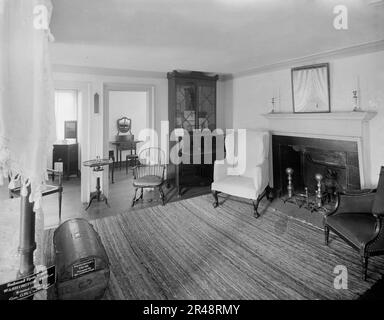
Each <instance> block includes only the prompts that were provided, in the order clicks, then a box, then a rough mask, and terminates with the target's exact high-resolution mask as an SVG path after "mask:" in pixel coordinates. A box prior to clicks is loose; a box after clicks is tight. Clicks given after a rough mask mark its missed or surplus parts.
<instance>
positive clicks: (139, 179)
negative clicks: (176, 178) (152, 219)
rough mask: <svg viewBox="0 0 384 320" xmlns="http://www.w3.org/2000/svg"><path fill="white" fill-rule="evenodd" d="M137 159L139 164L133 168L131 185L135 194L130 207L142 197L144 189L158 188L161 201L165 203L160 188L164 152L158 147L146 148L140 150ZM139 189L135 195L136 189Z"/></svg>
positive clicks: (162, 176)
mask: <svg viewBox="0 0 384 320" xmlns="http://www.w3.org/2000/svg"><path fill="white" fill-rule="evenodd" d="M138 159H139V162H140V164H138V165H137V166H135V167H134V168H133V177H134V180H133V187H134V188H135V195H134V197H133V200H132V207H133V206H134V205H135V203H136V202H137V201H139V200H142V199H143V190H144V189H158V190H159V193H160V198H161V202H162V204H163V205H165V196H164V192H163V189H162V186H163V183H164V172H165V166H166V165H165V153H164V151H163V150H161V149H160V148H153V147H152V148H146V149H144V150H142V151H141V152H140V153H139V155H138ZM139 189H140V190H141V192H140V196H139V197H137V191H138V190H139Z"/></svg>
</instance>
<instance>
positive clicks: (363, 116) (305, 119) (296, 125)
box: [264, 111, 376, 139]
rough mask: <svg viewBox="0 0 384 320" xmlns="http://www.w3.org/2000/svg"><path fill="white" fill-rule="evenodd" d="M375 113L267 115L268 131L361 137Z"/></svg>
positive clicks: (333, 136)
mask: <svg viewBox="0 0 384 320" xmlns="http://www.w3.org/2000/svg"><path fill="white" fill-rule="evenodd" d="M375 115H376V112H366V111H356V112H353V111H352V112H330V113H268V114H264V116H265V117H266V118H267V119H268V120H269V129H270V130H271V131H278V132H284V133H297V134H307V135H311V136H312V135H322V136H324V135H325V136H330V137H331V138H332V139H335V137H362V136H364V134H365V132H364V131H365V127H366V126H367V125H368V122H369V120H371V119H372V118H373V117H374V116H375Z"/></svg>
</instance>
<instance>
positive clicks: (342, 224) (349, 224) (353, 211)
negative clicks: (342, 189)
mask: <svg viewBox="0 0 384 320" xmlns="http://www.w3.org/2000/svg"><path fill="white" fill-rule="evenodd" d="M383 218H384V167H381V171H380V177H379V184H378V186H377V189H376V190H372V191H368V192H365V193H359V194H358V193H356V194H346V193H339V194H338V200H337V204H336V207H335V210H334V211H332V212H330V213H329V214H327V215H326V216H325V217H324V233H325V244H326V245H328V241H329V232H330V230H331V231H332V232H334V233H335V234H337V235H338V236H339V237H340V238H342V239H343V240H344V241H345V242H347V243H348V244H349V245H350V246H352V247H353V248H354V249H356V250H357V251H358V252H359V253H360V256H361V260H362V277H363V279H364V280H366V278H367V268H368V259H369V257H372V256H378V255H382V254H384V219H383Z"/></svg>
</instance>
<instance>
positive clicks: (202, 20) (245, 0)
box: [51, 0, 384, 73]
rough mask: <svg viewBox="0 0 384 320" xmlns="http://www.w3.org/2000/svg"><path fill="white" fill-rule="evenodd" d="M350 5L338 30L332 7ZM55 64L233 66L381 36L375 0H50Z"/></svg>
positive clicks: (383, 14) (383, 19)
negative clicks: (345, 21)
mask: <svg viewBox="0 0 384 320" xmlns="http://www.w3.org/2000/svg"><path fill="white" fill-rule="evenodd" d="M340 2H342V3H343V4H344V5H345V6H346V7H347V9H348V30H336V29H335V28H334V26H333V20H334V18H335V16H336V14H334V13H333V8H334V7H335V6H336V5H338V4H340ZM52 3H53V6H54V11H53V16H52V21H51V30H52V33H53V35H54V36H55V39H56V42H55V43H54V44H53V45H52V56H53V62H54V63H55V64H72V65H80V66H91V67H104V68H119V69H131V70H145V71H160V72H166V71H170V70H172V69H185V70H200V71H209V72H219V73H237V72H243V71H246V70H249V69H254V68H257V67H262V66H266V65H270V64H274V63H279V62H283V61H286V60H291V59H295V58H299V57H304V56H308V55H312V54H316V53H320V52H325V51H329V50H335V49H339V48H346V47H350V46H356V45H360V44H363V43H368V42H373V41H378V40H382V39H384V5H383V1H380V0H379V1H377V0H344V1H340V0H52Z"/></svg>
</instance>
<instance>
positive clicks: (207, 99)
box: [197, 84, 216, 131]
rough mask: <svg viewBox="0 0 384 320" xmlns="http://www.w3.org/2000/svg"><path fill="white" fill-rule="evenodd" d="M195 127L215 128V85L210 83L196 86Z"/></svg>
mask: <svg viewBox="0 0 384 320" xmlns="http://www.w3.org/2000/svg"><path fill="white" fill-rule="evenodd" d="M197 90H198V95H197V96H198V103H197V105H198V114H197V117H198V118H197V127H198V128H199V129H210V130H212V131H213V130H215V129H216V87H215V86H213V85H211V84H201V85H199V86H198V89H197Z"/></svg>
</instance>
